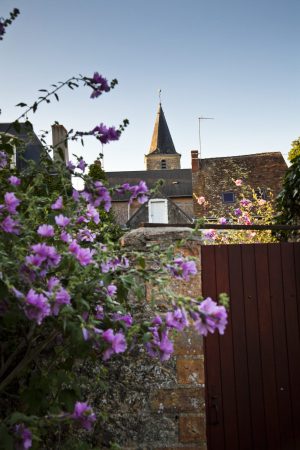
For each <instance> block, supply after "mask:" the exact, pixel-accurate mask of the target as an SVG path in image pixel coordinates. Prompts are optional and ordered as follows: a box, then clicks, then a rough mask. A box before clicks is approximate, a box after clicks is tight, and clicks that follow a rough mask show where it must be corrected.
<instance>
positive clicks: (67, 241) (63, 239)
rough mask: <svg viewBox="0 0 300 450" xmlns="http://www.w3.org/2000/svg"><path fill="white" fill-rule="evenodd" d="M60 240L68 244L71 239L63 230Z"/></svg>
mask: <svg viewBox="0 0 300 450" xmlns="http://www.w3.org/2000/svg"><path fill="white" fill-rule="evenodd" d="M60 238H61V240H62V241H64V242H66V244H69V243H70V242H72V237H71V235H70V234H69V233H67V232H66V231H65V230H63V231H62V232H61V233H60Z"/></svg>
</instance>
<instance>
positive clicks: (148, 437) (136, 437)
mask: <svg viewBox="0 0 300 450" xmlns="http://www.w3.org/2000/svg"><path fill="white" fill-rule="evenodd" d="M190 235H191V230H190V229H186V228H180V227H178V228H168V227H162V228H155V229H154V228H152V229H151V228H148V229H137V230H132V231H130V232H129V233H127V234H126V235H125V236H124V238H123V245H124V246H125V247H126V248H127V249H128V250H138V251H143V252H146V253H147V250H148V249H149V247H150V246H151V245H152V244H159V245H160V246H161V248H166V247H167V246H169V245H170V244H174V243H175V242H176V241H177V240H181V239H184V238H186V237H189V236H190ZM182 253H183V254H184V255H191V256H195V257H196V258H197V265H198V269H199V273H198V274H197V275H196V276H195V277H193V281H192V282H189V283H181V282H179V281H178V280H174V279H172V287H173V289H175V290H177V292H178V293H183V294H184V293H185V294H186V295H190V296H198V295H200V293H201V271H200V243H199V241H197V240H189V241H187V243H186V245H185V247H184V248H183V250H182ZM150 293H152V294H153V290H151V288H150V287H149V286H147V287H146V286H145V301H144V302H142V303H140V304H137V303H136V302H134V303H133V308H134V309H135V312H136V315H139V314H143V316H145V315H146V316H148V317H151V316H153V312H152V309H151V303H150V302H149V297H150ZM155 298H156V300H157V303H158V304H159V305H160V308H161V309H162V310H164V311H165V310H166V307H168V306H169V305H166V304H164V302H163V299H162V298H160V296H159V293H157V295H156V296H155ZM107 368H108V378H109V385H108V390H107V391H106V392H105V393H104V395H103V393H101V396H100V397H99V398H101V401H99V404H98V408H99V410H102V411H105V412H107V413H108V414H109V417H110V419H109V421H108V422H107V424H105V432H104V435H102V436H99V440H98V442H101V443H103V442H104V443H105V442H109V441H116V442H118V443H119V444H120V445H121V448H122V449H123V450H163V449H164V450H181V449H182V450H184V449H185V450H196V449H197V450H206V435H205V393H204V357H203V341H202V337H201V336H199V335H197V334H195V333H194V332H191V331H189V332H186V333H183V334H177V336H176V337H175V353H174V356H173V357H172V358H171V359H170V360H169V361H166V362H164V363H160V362H159V361H157V360H156V359H153V358H150V357H149V356H148V355H147V354H146V352H145V351H144V350H143V349H140V351H137V350H135V351H134V352H131V354H130V353H129V355H127V356H123V357H119V355H118V358H115V359H112V360H110V361H108V363H107ZM101 448H102V447H101Z"/></svg>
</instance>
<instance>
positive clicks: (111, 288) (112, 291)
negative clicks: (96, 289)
mask: <svg viewBox="0 0 300 450" xmlns="http://www.w3.org/2000/svg"><path fill="white" fill-rule="evenodd" d="M106 289H107V294H108V295H109V296H110V297H113V296H114V295H116V293H117V290H118V289H117V286H115V285H114V284H109V285H108V286H107V288H106Z"/></svg>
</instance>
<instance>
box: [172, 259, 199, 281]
mask: <svg viewBox="0 0 300 450" xmlns="http://www.w3.org/2000/svg"><path fill="white" fill-rule="evenodd" d="M167 268H168V269H169V270H170V272H171V274H172V275H173V276H174V277H175V278H178V279H183V280H185V281H189V280H190V276H191V275H196V273H197V267H196V263H195V261H189V260H184V259H183V258H176V259H174V262H173V265H170V264H168V265H167Z"/></svg>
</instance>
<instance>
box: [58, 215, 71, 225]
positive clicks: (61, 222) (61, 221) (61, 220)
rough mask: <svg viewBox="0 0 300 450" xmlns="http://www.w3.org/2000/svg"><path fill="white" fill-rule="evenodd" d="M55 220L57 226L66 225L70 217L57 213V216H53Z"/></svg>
mask: <svg viewBox="0 0 300 450" xmlns="http://www.w3.org/2000/svg"><path fill="white" fill-rule="evenodd" d="M55 222H56V225H58V226H59V227H66V226H67V225H69V223H70V222H71V219H69V218H68V217H65V216H63V215H62V214H59V216H55Z"/></svg>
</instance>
